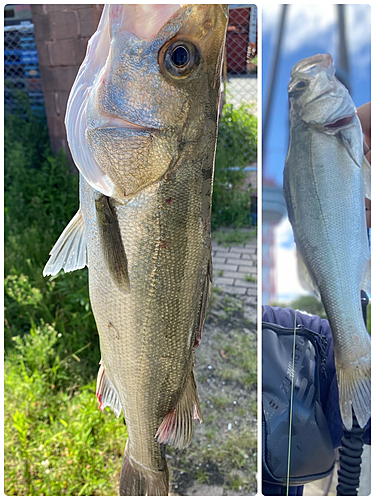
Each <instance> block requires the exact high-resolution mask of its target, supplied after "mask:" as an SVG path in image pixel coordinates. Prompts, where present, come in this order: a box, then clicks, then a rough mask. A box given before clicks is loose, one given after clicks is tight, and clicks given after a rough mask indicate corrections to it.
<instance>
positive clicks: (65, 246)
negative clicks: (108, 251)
mask: <svg viewBox="0 0 375 500" xmlns="http://www.w3.org/2000/svg"><path fill="white" fill-rule="evenodd" d="M50 256H51V257H50V258H49V260H48V262H47V264H46V266H45V268H44V270H43V276H55V275H56V274H57V273H58V272H59V271H60V270H61V269H64V271H65V272H66V273H69V272H70V271H76V270H77V269H83V268H84V267H85V266H86V265H87V245H86V236H85V225H84V223H83V218H82V214H81V209H79V210H78V212H77V213H76V214H75V216H74V217H73V219H72V220H71V221H70V222H69V224H68V225H67V226H66V228H65V229H64V231H63V232H62V233H61V236H60V238H59V239H58V240H57V242H56V243H55V246H54V247H53V248H52V250H51V252H50Z"/></svg>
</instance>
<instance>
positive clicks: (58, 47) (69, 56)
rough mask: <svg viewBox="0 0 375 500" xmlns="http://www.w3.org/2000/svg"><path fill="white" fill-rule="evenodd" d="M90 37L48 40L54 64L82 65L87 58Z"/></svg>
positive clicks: (50, 57) (50, 59)
mask: <svg viewBox="0 0 375 500" xmlns="http://www.w3.org/2000/svg"><path fill="white" fill-rule="evenodd" d="M88 40H89V39H88V38H78V39H72V38H71V39H70V40H57V41H55V42H46V43H47V45H49V47H48V52H49V62H50V63H51V65H52V66H80V65H81V64H82V61H83V59H84V58H85V54H86V48H87V42H88Z"/></svg>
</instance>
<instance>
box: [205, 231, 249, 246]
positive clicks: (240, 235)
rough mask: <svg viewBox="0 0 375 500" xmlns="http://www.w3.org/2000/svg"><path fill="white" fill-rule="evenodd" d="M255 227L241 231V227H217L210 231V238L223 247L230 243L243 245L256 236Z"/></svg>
mask: <svg viewBox="0 0 375 500" xmlns="http://www.w3.org/2000/svg"><path fill="white" fill-rule="evenodd" d="M256 235H257V233H256V229H253V230H251V231H242V230H241V229H219V230H217V231H214V232H213V233H212V238H213V239H214V240H215V241H216V242H217V243H218V244H219V245H223V247H230V246H231V245H244V244H245V243H249V241H251V240H253V239H254V238H256Z"/></svg>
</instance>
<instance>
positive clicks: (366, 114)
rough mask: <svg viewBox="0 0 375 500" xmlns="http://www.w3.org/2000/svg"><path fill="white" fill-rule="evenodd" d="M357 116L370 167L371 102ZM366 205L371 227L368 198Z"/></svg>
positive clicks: (368, 224)
mask: <svg viewBox="0 0 375 500" xmlns="http://www.w3.org/2000/svg"><path fill="white" fill-rule="evenodd" d="M357 114H358V118H359V121H360V122H361V125H362V131H363V136H364V137H363V140H364V143H365V145H364V148H365V149H364V153H365V156H366V158H367V160H368V162H369V163H370V165H371V102H368V103H366V104H364V105H363V106H360V107H359V108H358V109H357ZM366 146H367V147H366ZM365 205H366V222H367V227H371V201H370V200H369V199H368V198H365Z"/></svg>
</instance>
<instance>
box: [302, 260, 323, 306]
mask: <svg viewBox="0 0 375 500" xmlns="http://www.w3.org/2000/svg"><path fill="white" fill-rule="evenodd" d="M297 271H298V278H299V280H300V283H301V285H302V286H303V288H304V289H305V290H307V291H308V292H311V293H313V294H314V295H315V297H316V298H317V299H318V300H320V293H319V290H318V287H317V285H316V284H315V282H314V280H313V279H312V277H311V275H310V273H309V271H308V270H307V267H306V265H305V263H304V261H303V259H302V256H301V254H300V252H299V251H298V250H297Z"/></svg>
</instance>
